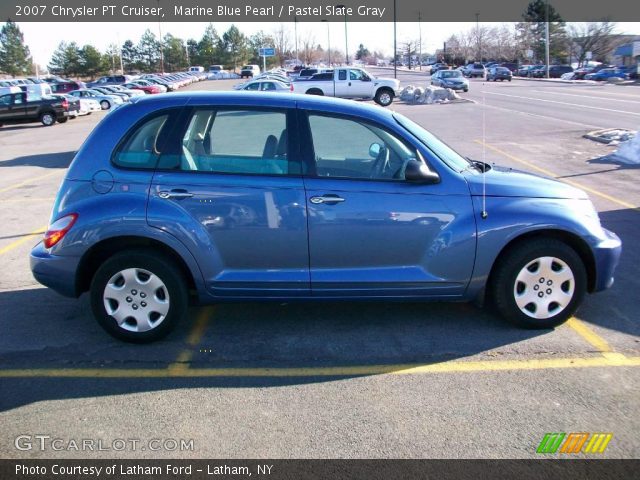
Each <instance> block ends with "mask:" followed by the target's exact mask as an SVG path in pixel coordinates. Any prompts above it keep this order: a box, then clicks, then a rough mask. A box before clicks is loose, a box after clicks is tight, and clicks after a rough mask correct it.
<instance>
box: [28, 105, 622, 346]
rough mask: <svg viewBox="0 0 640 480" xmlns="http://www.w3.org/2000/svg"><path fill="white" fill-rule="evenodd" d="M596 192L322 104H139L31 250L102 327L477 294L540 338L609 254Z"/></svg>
mask: <svg viewBox="0 0 640 480" xmlns="http://www.w3.org/2000/svg"><path fill="white" fill-rule="evenodd" d="M620 250H621V244H620V240H619V239H618V237H617V236H616V235H615V234H613V233H611V232H609V231H607V230H605V229H604V228H602V227H601V225H600V221H599V219H598V215H597V213H596V211H595V209H594V207H593V205H592V203H591V202H590V201H589V199H588V198H587V195H586V194H585V193H584V192H583V191H581V190H578V189H576V188H573V187H571V186H568V185H566V184H564V183H560V182H558V181H555V180H551V179H547V178H542V177H539V176H535V175H531V174H528V173H524V172H520V171H515V170H512V169H509V168H501V167H497V166H493V165H488V164H486V163H482V162H478V161H471V160H467V159H466V158H464V157H462V156H460V155H459V154H458V153H456V152H455V151H454V150H452V149H451V148H449V147H448V146H447V145H445V144H444V143H443V142H441V141H440V140H438V139H437V138H436V137H435V136H433V135H432V134H430V133H429V132H427V131H425V130H424V129H423V128H421V127H420V126H419V125H417V124H416V123H414V122H413V121H411V120H409V119H408V118H406V117H404V116H402V115H400V114H398V113H393V112H390V111H388V110H384V109H380V108H375V107H372V106H368V105H365V104H360V103H355V102H350V101H346V100H337V99H330V98H322V97H313V96H298V95H277V94H269V93H251V92H241V93H238V92H225V93H210V92H200V93H194V92H188V93H179V94H175V95H171V96H165V95H163V96H158V97H155V96H154V97H144V98H141V99H135V98H134V99H132V100H131V102H130V103H129V104H125V105H123V106H121V107H119V108H117V109H115V110H114V111H113V112H112V113H111V114H110V115H108V116H106V117H105V118H104V119H103V120H102V121H101V123H100V124H99V125H98V126H97V127H96V128H95V130H94V131H93V132H92V133H91V135H90V136H89V137H88V138H87V140H86V141H85V143H84V144H83V146H82V147H81V149H80V150H79V151H78V153H77V154H76V157H75V159H74V160H73V162H72V164H71V166H70V167H69V170H68V172H67V175H66V177H65V179H64V181H63V183H62V185H61V186H60V191H59V192H58V196H57V199H56V201H55V204H54V206H53V213H52V217H51V223H50V226H49V228H48V230H47V232H46V233H45V236H44V239H43V241H42V242H40V243H39V244H38V245H37V246H36V247H34V249H33V250H32V252H31V269H32V271H33V275H34V276H35V278H36V279H37V280H38V281H39V282H41V283H42V284H44V285H46V286H48V287H50V288H52V289H54V290H56V291H58V292H60V293H61V294H63V295H67V296H72V297H77V296H79V295H80V294H82V293H83V292H85V291H88V292H89V293H90V297H91V306H92V310H93V313H94V316H95V317H96V319H97V321H98V322H99V323H100V324H101V325H102V327H104V328H105V329H106V331H107V332H109V333H110V334H112V335H113V336H115V337H117V338H120V339H123V340H126V341H132V342H147V341H151V340H155V339H158V338H160V337H162V336H163V335H166V334H167V333H168V332H169V331H170V330H171V329H172V328H173V327H175V326H176V324H177V323H178V322H179V321H180V319H181V317H183V315H184V313H185V311H186V309H187V305H188V304H189V301H190V300H195V301H196V302H198V303H213V302H226V301H236V302H237V301H243V302H244V301H251V300H261V301H264V300H271V301H278V302H281V301H291V300H329V299H330V300H337V299H340V300H356V299H357V300H398V299H402V300H409V301H417V300H421V301H422V300H425V301H426V300H447V301H474V300H475V301H483V300H484V299H485V298H486V299H488V300H490V301H491V302H492V303H494V304H495V305H496V306H497V309H498V311H499V312H500V313H501V314H502V315H503V316H504V317H505V318H507V319H508V320H510V321H512V322H514V323H515V324H517V325H520V326H523V327H528V328H551V327H554V326H556V325H559V324H560V323H562V322H564V321H565V320H566V319H567V318H569V317H570V316H571V315H572V314H573V313H574V312H575V311H576V309H577V308H578V306H579V304H580V303H581V301H582V300H583V297H584V295H585V293H586V292H596V291H599V290H603V289H606V288H607V287H609V286H610V285H611V284H612V283H613V274H614V269H615V267H616V264H617V263H618V258H619V256H620Z"/></svg>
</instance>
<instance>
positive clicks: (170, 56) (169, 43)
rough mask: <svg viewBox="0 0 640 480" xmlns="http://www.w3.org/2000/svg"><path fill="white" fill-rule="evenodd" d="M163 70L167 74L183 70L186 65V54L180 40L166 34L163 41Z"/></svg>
mask: <svg viewBox="0 0 640 480" xmlns="http://www.w3.org/2000/svg"><path fill="white" fill-rule="evenodd" d="M162 43H163V49H162V50H163V53H164V69H165V71H167V72H176V71H178V70H184V69H185V68H186V67H187V66H188V65H187V52H186V47H185V44H184V42H183V41H182V39H180V38H177V37H174V36H173V35H171V34H170V33H167V34H166V35H165V36H164V39H163V42H162Z"/></svg>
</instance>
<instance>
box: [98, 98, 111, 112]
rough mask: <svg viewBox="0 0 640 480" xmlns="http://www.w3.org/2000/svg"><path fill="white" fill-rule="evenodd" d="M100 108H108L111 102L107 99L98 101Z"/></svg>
mask: <svg viewBox="0 0 640 480" xmlns="http://www.w3.org/2000/svg"><path fill="white" fill-rule="evenodd" d="M100 108H102V110H109V109H110V108H111V103H109V101H108V100H102V101H101V102H100Z"/></svg>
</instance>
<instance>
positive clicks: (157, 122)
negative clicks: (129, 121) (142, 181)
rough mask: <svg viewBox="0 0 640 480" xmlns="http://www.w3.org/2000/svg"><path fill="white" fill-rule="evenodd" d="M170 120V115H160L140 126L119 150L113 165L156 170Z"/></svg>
mask: <svg viewBox="0 0 640 480" xmlns="http://www.w3.org/2000/svg"><path fill="white" fill-rule="evenodd" d="M168 118H169V114H164V115H159V116H157V117H154V118H151V119H150V120H147V121H146V122H144V123H142V124H141V125H140V126H138V128H136V130H135V131H133V133H131V134H130V135H129V137H128V139H127V140H126V141H125V142H124V143H123V144H122V145H121V146H120V147H119V148H118V150H117V151H116V154H115V155H114V157H113V163H115V164H116V165H117V166H119V167H125V168H145V169H153V168H155V166H156V162H157V160H158V156H159V155H160V153H161V148H160V147H161V145H160V143H161V142H160V141H159V139H160V138H162V137H161V133H162V131H163V129H164V127H165V126H166V125H167V119H168Z"/></svg>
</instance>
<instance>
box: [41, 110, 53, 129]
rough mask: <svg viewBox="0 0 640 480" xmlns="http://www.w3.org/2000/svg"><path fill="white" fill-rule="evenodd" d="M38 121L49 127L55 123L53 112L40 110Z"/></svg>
mask: <svg viewBox="0 0 640 480" xmlns="http://www.w3.org/2000/svg"><path fill="white" fill-rule="evenodd" d="M40 123H42V125H44V126H45V127H50V126H51V125H54V124H55V123H56V114H55V113H54V112H42V113H41V114H40Z"/></svg>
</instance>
